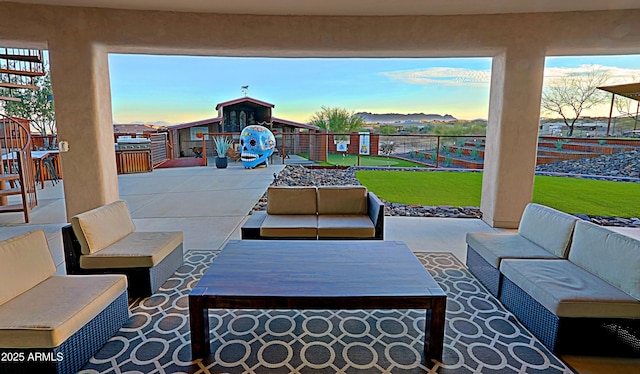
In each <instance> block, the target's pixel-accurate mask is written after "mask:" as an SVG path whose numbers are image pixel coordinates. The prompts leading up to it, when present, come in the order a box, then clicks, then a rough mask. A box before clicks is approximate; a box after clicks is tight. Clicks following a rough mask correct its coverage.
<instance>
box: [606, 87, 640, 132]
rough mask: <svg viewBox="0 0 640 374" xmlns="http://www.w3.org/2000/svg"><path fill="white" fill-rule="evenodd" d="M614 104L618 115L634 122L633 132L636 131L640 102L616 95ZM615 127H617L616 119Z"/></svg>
mask: <svg viewBox="0 0 640 374" xmlns="http://www.w3.org/2000/svg"><path fill="white" fill-rule="evenodd" d="M613 103H614V105H615V107H616V110H617V111H618V113H620V114H621V115H623V116H625V117H629V118H631V119H633V120H634V122H633V130H634V131H635V130H636V129H637V127H638V117H637V113H638V109H639V108H640V102H639V101H637V100H632V99H629V98H628V97H624V96H620V95H616V96H615V98H614V99H613ZM613 120H614V126H615V118H613Z"/></svg>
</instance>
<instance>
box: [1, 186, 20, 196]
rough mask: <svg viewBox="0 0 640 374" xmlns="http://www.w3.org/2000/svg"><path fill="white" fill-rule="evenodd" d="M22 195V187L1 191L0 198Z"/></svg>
mask: <svg viewBox="0 0 640 374" xmlns="http://www.w3.org/2000/svg"><path fill="white" fill-rule="evenodd" d="M21 193H22V188H20V187H16V188H9V189H4V190H0V196H11V195H20V194H21Z"/></svg>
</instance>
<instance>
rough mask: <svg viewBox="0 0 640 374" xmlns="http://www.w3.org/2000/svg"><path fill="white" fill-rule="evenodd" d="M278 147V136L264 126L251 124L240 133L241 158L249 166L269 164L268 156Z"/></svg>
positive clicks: (246, 166)
mask: <svg viewBox="0 0 640 374" xmlns="http://www.w3.org/2000/svg"><path fill="white" fill-rule="evenodd" d="M275 147H276V138H275V137H274V136H273V133H272V132H271V131H270V130H269V129H268V128H266V127H264V126H258V125H250V126H247V127H245V128H244V129H242V132H241V134H240V160H242V165H243V166H244V167H245V168H247V169H250V168H255V167H256V166H258V165H261V164H264V165H265V166H268V165H269V161H268V158H269V156H271V155H272V154H273V151H274V150H275Z"/></svg>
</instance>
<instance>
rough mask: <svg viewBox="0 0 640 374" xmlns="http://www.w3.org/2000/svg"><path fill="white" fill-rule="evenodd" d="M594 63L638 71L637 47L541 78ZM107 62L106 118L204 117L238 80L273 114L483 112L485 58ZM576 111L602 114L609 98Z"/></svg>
mask: <svg viewBox="0 0 640 374" xmlns="http://www.w3.org/2000/svg"><path fill="white" fill-rule="evenodd" d="M594 68H596V69H600V70H605V71H607V73H608V75H609V77H610V81H609V82H608V84H622V83H632V82H638V81H640V55H628V56H597V57H596V56H580V57H548V58H547V59H546V64H545V82H548V77H551V76H553V77H559V76H563V75H567V74H579V73H581V72H584V71H587V70H590V69H594ZM109 70H110V79H111V95H112V110H113V120H114V122H115V123H131V122H145V123H151V122H157V121H163V122H167V123H170V124H179V123H185V122H191V121H197V120H201V119H206V118H212V117H215V116H217V112H216V110H215V106H216V104H218V103H221V102H225V101H229V100H233V99H237V98H240V97H243V96H244V93H243V92H242V91H241V87H242V86H247V85H248V86H249V89H248V92H247V96H249V97H252V98H255V99H258V100H262V101H266V102H268V103H271V104H274V105H275V107H274V110H273V116H275V117H278V118H283V119H288V120H292V121H297V122H303V123H306V122H309V120H310V119H311V117H312V116H313V114H314V113H316V112H318V111H319V110H321V108H322V107H323V106H325V107H341V108H345V109H347V110H349V111H352V112H372V113H404V114H406V113H433V114H440V115H444V114H451V115H453V116H454V117H456V118H459V119H468V120H471V119H477V118H482V119H486V118H487V114H488V106H489V83H490V79H491V59H490V58H428V59H426V58H425V59H418V58H384V59H383V58H377V59H374V58H368V59H364V58H349V59H347V58H340V59H338V58H332V59H328V58H324V59H321V58H246V57H194V56H154V55H125V54H110V55H109ZM545 84H547V83H545ZM585 114H586V115H591V116H608V114H609V104H605V105H602V106H600V107H598V108H596V109H595V110H592V111H588V112H585ZM614 114H615V113H614Z"/></svg>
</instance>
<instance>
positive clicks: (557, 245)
mask: <svg viewBox="0 0 640 374" xmlns="http://www.w3.org/2000/svg"><path fill="white" fill-rule="evenodd" d="M577 220H578V218H577V217H575V216H572V215H571V214H567V213H564V212H561V211H559V210H555V209H553V208H549V207H547V206H544V205H539V204H534V203H530V204H528V205H527V206H526V207H525V208H524V212H523V213H522V219H521V220H520V227H519V228H518V233H519V234H520V235H521V236H523V237H524V238H526V239H528V240H530V241H532V242H533V243H535V244H537V245H538V246H540V247H542V248H544V249H545V250H547V251H549V252H550V253H553V254H554V255H556V256H558V257H562V258H567V252H568V250H569V243H570V242H571V235H572V234H573V228H574V226H575V223H576V221H577Z"/></svg>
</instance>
